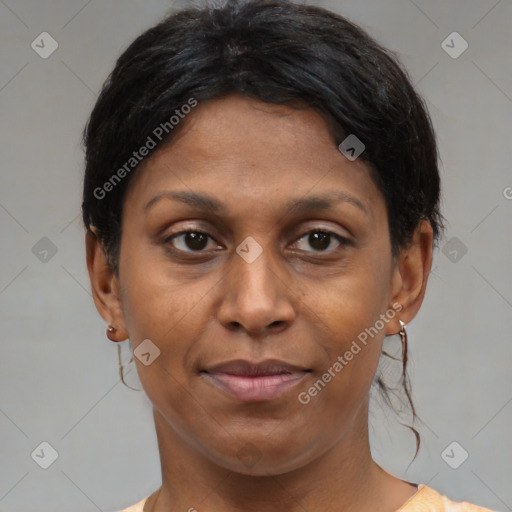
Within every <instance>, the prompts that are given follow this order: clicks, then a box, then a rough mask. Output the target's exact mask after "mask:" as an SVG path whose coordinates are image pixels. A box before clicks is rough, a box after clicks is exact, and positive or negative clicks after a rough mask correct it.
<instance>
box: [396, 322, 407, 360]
mask: <svg viewBox="0 0 512 512" xmlns="http://www.w3.org/2000/svg"><path fill="white" fill-rule="evenodd" d="M398 321H399V322H400V330H399V331H398V334H400V339H401V341H402V360H403V361H407V329H406V325H405V324H404V322H402V320H398Z"/></svg>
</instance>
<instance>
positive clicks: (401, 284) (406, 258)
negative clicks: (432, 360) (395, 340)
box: [386, 220, 433, 335]
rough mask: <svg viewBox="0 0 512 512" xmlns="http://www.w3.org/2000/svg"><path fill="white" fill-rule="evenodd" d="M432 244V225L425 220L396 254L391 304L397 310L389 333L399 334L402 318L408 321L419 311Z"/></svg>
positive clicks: (425, 284)
mask: <svg viewBox="0 0 512 512" xmlns="http://www.w3.org/2000/svg"><path fill="white" fill-rule="evenodd" d="M432 244H433V231H432V226H431V225H430V222H429V221H427V220H422V221H420V223H419V224H418V226H417V227H416V230H415V231H414V234H413V236H412V240H411V243H410V245H409V246H408V247H407V248H406V249H402V250H401V251H400V254H399V256H398V257H397V262H396V264H395V268H394V270H393V275H392V279H391V302H390V305H389V307H390V308H392V309H395V311H396V312H397V314H396V316H395V317H394V319H393V320H392V321H390V322H388V323H387V326H386V334H389V335H391V334H396V333H397V332H398V331H399V330H400V323H399V320H402V322H404V323H405V324H407V323H409V322H410V321H411V320H412V319H413V318H414V317H415V316H416V314H417V313H418V311H419V309H420V306H421V304H422V302H423V298H424V296H425V290H426V287H427V281H428V277H429V275H430V269H431V267H432V248H433V245H432ZM397 304H399V305H400V306H401V308H400V306H398V305H397ZM393 305H395V307H393Z"/></svg>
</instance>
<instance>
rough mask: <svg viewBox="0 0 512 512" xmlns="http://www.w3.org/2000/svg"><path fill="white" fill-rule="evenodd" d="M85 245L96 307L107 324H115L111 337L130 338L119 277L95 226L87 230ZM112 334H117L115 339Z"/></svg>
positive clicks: (120, 339)
mask: <svg viewBox="0 0 512 512" xmlns="http://www.w3.org/2000/svg"><path fill="white" fill-rule="evenodd" d="M85 247H86V261H87V270H88V272H89V279H90V282H91V290H92V296H93V299H94V303H95V305H96V309H97V310H98V312H99V314H100V315H101V316H102V318H103V319H104V320H105V322H106V323H107V324H109V325H113V326H115V331H110V333H109V334H108V337H109V339H110V340H111V341H123V340H125V339H127V338H128V333H127V332H126V327H125V320H124V314H123V310H122V302H121V297H120V294H119V283H118V278H117V276H116V274H115V271H114V269H113V268H112V267H111V266H110V265H109V264H108V263H107V258H106V256H105V253H104V251H103V247H102V246H101V243H100V241H99V239H98V237H97V235H96V230H95V228H91V229H90V230H87V232H86V234H85ZM112 336H115V339H113V337H112Z"/></svg>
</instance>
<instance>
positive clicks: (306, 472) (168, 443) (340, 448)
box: [145, 409, 415, 512]
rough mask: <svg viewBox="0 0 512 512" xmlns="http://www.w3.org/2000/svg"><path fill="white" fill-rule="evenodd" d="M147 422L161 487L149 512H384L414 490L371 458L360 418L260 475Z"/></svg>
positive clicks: (163, 424) (160, 423) (162, 424)
mask: <svg viewBox="0 0 512 512" xmlns="http://www.w3.org/2000/svg"><path fill="white" fill-rule="evenodd" d="M365 414H366V413H365ZM154 419H155V428H156V433H157V438H158V445H159V452H160V460H161V469H162V487H161V488H160V489H159V491H158V494H156V493H155V495H153V496H152V497H151V498H150V500H148V504H147V506H146V507H145V508H146V509H148V510H149V511H151V512H164V511H165V512H169V511H177V510H187V511H190V512H194V510H201V511H205V512H206V511H208V512H220V511H222V512H241V511H244V512H278V511H279V512H282V510H283V509H285V510H287V511H289V512H299V511H300V512H304V510H326V511H335V510H344V511H350V512H362V511H363V510H369V509H371V510H374V511H375V512H378V511H383V512H386V511H387V512H391V511H393V510H396V509H397V508H399V506H400V505H401V504H402V503H403V502H404V501H406V500H407V499H408V498H409V497H410V496H411V495H412V494H413V493H414V491H415V489H414V488H413V487H412V486H410V485H409V484H406V483H404V482H402V481H401V480H398V479H397V478H395V477H392V476H391V475H389V474H388V473H386V472H385V471H383V470H382V469H381V468H380V467H379V466H378V465H377V464H376V463H375V462H374V461H373V460H372V458H371V453H370V447H369V442H368V427H367V415H364V418H363V419H364V421H359V422H358V423H359V425H353V427H354V428H353V429H351V432H350V433H349V434H348V435H344V436H341V437H340V439H338V440H337V442H336V443H334V444H333V446H332V447H329V449H328V450H326V451H325V453H323V454H322V455H320V456H317V457H316V458H314V459H312V460H311V462H309V463H308V464H305V465H302V466H301V467H299V468H298V469H294V470H292V471H288V472H285V473H281V474H267V475H263V476H254V475H246V474H241V473H237V472H234V471H231V470H229V469H226V468H224V467H222V466H220V465H219V464H215V463H214V462H213V461H212V460H211V458H207V457H206V456H205V455H203V454H201V453H200V449H198V448H197V447H192V446H190V445H189V444H187V443H186V442H185V441H184V440H183V439H182V438H181V437H180V436H179V435H178V434H177V433H176V431H175V430H174V429H173V428H171V427H170V425H169V424H168V423H167V421H166V420H165V418H163V417H162V416H161V414H160V413H159V412H158V411H157V410H156V409H154ZM145 512H146V510H145Z"/></svg>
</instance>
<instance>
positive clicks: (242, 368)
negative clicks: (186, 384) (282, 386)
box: [204, 359, 310, 377]
mask: <svg viewBox="0 0 512 512" xmlns="http://www.w3.org/2000/svg"><path fill="white" fill-rule="evenodd" d="M204 371H206V373H227V374H230V375H241V376H254V377H255V376H262V375H279V374H282V373H295V372H307V371H310V370H308V369H306V368H303V367H300V366H296V365H293V364H289V363H286V362H285V361H280V360H279V359H266V360H265V361H261V362H259V363H255V362H251V361H245V360H243V359H234V360H232V361H226V362H223V363H219V364H216V365H214V366H211V367H209V368H207V369H206V370H204Z"/></svg>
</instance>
